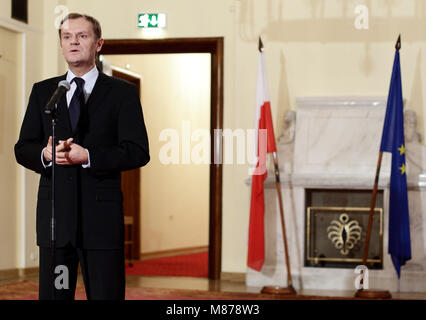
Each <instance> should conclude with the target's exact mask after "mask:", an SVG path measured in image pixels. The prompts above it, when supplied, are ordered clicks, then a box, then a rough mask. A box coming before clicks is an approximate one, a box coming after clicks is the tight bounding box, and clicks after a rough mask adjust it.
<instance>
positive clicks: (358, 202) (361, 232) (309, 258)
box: [305, 189, 383, 269]
mask: <svg viewBox="0 0 426 320" xmlns="http://www.w3.org/2000/svg"><path fill="white" fill-rule="evenodd" d="M371 195H372V191H371V190H359V189H305V199H306V200H305V212H306V216H305V217H306V218H305V267H316V268H355V267H356V266H357V265H360V264H362V258H363V254H364V246H365V238H366V234H367V228H368V218H369V212H370V202H371ZM367 266H368V268H369V269H382V268H383V190H378V192H377V196H376V204H375V210H374V215H373V225H372V230H371V238H370V247H369V252H368V257H367Z"/></svg>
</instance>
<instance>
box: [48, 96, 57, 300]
mask: <svg viewBox="0 0 426 320" xmlns="http://www.w3.org/2000/svg"><path fill="white" fill-rule="evenodd" d="M57 109H58V104H57V103H55V107H54V108H52V109H51V110H50V115H51V116H52V199H51V200H52V215H51V219H50V248H51V281H52V283H51V289H52V300H55V259H56V255H55V247H56V230H55V228H56V220H55V167H56V136H55V128H56V121H57V117H56V112H57ZM46 113H47V112H46Z"/></svg>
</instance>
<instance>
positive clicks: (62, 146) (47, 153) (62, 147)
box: [43, 136, 73, 163]
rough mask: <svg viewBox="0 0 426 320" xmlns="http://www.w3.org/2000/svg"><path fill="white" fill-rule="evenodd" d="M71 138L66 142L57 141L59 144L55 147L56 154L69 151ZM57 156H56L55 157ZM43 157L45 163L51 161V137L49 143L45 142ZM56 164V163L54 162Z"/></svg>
mask: <svg viewBox="0 0 426 320" xmlns="http://www.w3.org/2000/svg"><path fill="white" fill-rule="evenodd" d="M72 140H73V138H69V139H68V140H66V141H63V140H59V143H58V144H57V146H56V150H55V151H56V154H58V152H61V151H69V150H70V143H71V142H72ZM56 156H57V155H56ZM43 157H44V160H45V162H51V161H52V137H51V136H50V137H49V141H48V142H47V145H46V148H45V149H44V151H43ZM56 163H57V162H56Z"/></svg>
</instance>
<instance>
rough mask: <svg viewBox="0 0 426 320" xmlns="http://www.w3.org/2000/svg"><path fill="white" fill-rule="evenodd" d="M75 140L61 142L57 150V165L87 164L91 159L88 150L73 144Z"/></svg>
mask: <svg viewBox="0 0 426 320" xmlns="http://www.w3.org/2000/svg"><path fill="white" fill-rule="evenodd" d="M72 140H73V138H69V139H68V140H66V141H63V140H59V144H58V146H57V149H56V163H57V164H60V165H64V166H66V165H73V164H86V163H87V162H88V161H89V159H88V155H87V151H86V149H84V148H83V147H82V146H80V145H78V144H76V143H73V142H72Z"/></svg>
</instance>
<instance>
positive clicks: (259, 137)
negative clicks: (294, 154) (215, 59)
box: [247, 52, 277, 271]
mask: <svg viewBox="0 0 426 320" xmlns="http://www.w3.org/2000/svg"><path fill="white" fill-rule="evenodd" d="M255 127H256V138H255V141H256V147H255V149H254V150H255V152H256V154H255V159H256V168H255V169H254V171H253V172H252V182H251V204H250V223H249V237H248V256H247V266H248V267H250V268H252V269H254V270H256V271H260V270H261V269H262V266H263V263H264V261H265V222H264V221H265V220H264V215H265V198H264V193H263V182H264V181H265V179H266V177H267V170H266V154H267V153H270V152H276V151H277V147H276V144H275V137H274V127H273V125H272V115H271V104H270V99H269V89H268V81H267V78H266V67H265V57H264V54H263V52H260V55H259V69H258V75H257V92H256V113H255Z"/></svg>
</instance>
